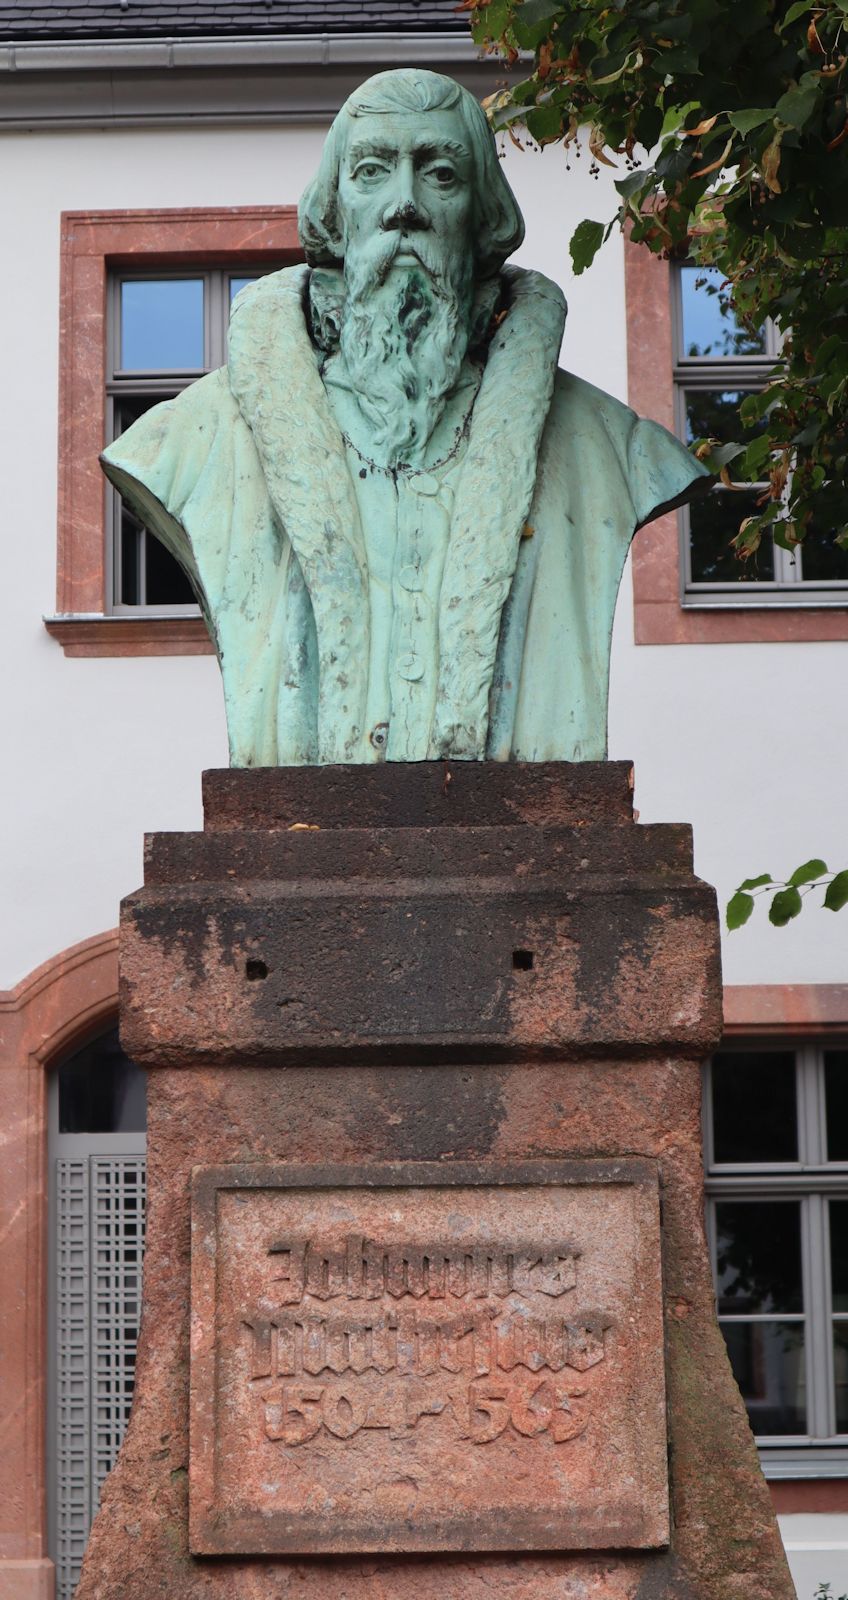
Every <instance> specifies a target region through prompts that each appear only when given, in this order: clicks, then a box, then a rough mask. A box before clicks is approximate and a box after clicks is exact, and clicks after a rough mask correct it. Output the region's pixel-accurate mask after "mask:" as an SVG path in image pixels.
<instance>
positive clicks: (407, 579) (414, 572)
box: [398, 563, 421, 591]
mask: <svg viewBox="0 0 848 1600" xmlns="http://www.w3.org/2000/svg"><path fill="white" fill-rule="evenodd" d="M398 583H399V584H400V586H401V588H402V589H410V590H412V591H415V590H417V589H420V588H421V569H420V568H419V567H414V566H413V565H412V564H411V563H410V564H409V566H406V567H401V569H400V572H399V573H398Z"/></svg>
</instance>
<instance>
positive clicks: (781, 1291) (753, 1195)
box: [704, 1046, 848, 1478]
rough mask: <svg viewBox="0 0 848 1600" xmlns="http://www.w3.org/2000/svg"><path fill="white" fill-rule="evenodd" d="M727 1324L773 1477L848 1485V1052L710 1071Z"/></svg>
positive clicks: (713, 1179)
mask: <svg viewBox="0 0 848 1600" xmlns="http://www.w3.org/2000/svg"><path fill="white" fill-rule="evenodd" d="M704 1133H705V1158H706V1168H707V1181H706V1188H707V1234H708V1239H709V1245H710V1252H711V1257H712V1265H713V1273H714V1276H715V1283H716V1299H717V1309H718V1316H719V1323H720V1326H721V1329H722V1332H723V1334H724V1337H725V1340H726V1342H727V1348H728V1353H729V1355H730V1360H731V1364H732V1367H733V1371H734V1375H735V1377H736V1381H737V1383H738V1384H739V1387H740V1390H741V1391H742V1396H743V1398H744V1400H745V1404H746V1406H747V1408H748V1415H749V1417H750V1420H751V1426H752V1428H753V1431H754V1434H755V1436H756V1438H757V1443H758V1445H759V1447H760V1451H761V1456H762V1460H763V1466H764V1470H765V1471H766V1474H767V1475H768V1476H769V1477H793V1478H797V1477H802V1476H803V1477H806V1476H845V1475H846V1474H848V1049H836V1048H833V1049H831V1048H826V1049H817V1048H814V1047H812V1046H804V1047H803V1048H799V1049H797V1050H792V1049H783V1048H774V1047H768V1048H762V1049H756V1048H754V1049H744V1050H743V1049H741V1048H740V1049H732V1050H723V1051H721V1052H720V1053H719V1054H718V1055H716V1056H714V1057H713V1060H712V1062H711V1063H710V1065H709V1067H708V1069H707V1073H706V1087H705V1119H704Z"/></svg>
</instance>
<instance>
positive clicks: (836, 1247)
mask: <svg viewBox="0 0 848 1600" xmlns="http://www.w3.org/2000/svg"><path fill="white" fill-rule="evenodd" d="M829 1211H830V1275H831V1287H832V1289H833V1309H834V1311H848V1200H831V1202H830V1207H829Z"/></svg>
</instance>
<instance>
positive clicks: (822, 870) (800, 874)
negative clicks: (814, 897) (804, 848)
mask: <svg viewBox="0 0 848 1600" xmlns="http://www.w3.org/2000/svg"><path fill="white" fill-rule="evenodd" d="M827 871H828V867H827V862H826V861H819V859H818V857H817V856H814V857H813V859H812V861H805V862H804V865H803V866H802V867H796V868H795V871H794V872H793V874H792V876H791V878H789V879H788V883H789V886H790V888H795V889H797V888H798V886H799V884H802V883H812V882H813V881H814V879H816V878H824V877H825V876H826V874H827Z"/></svg>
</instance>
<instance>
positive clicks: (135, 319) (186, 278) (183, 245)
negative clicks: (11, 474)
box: [45, 206, 303, 656]
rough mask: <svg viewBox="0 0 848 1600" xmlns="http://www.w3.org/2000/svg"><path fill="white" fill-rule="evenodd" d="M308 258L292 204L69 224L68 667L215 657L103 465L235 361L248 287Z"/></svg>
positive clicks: (183, 593)
mask: <svg viewBox="0 0 848 1600" xmlns="http://www.w3.org/2000/svg"><path fill="white" fill-rule="evenodd" d="M302 259H303V256H302V252H301V249H300V246H299V243H298V238H297V213H296V210H295V208H294V207H293V206H234V207H221V208H217V209H207V208H204V207H197V208H189V209H186V210H168V211H91V212H85V211H72V212H65V213H64V214H63V216H62V237H61V279H62V281H61V312H60V333H59V506H58V541H57V563H56V565H57V583H56V614H55V615H54V616H52V617H46V618H45V626H46V628H47V630H48V632H49V633H50V634H51V635H52V637H53V638H55V639H56V640H57V641H58V642H59V643H60V644H61V646H62V648H63V650H64V651H65V652H66V654H68V655H74V656H114V655H184V654H191V655H197V654H207V653H210V652H211V650H212V645H211V641H210V639H209V636H208V634H207V632H206V628H205V625H204V623H203V621H202V619H201V617H200V616H199V615H198V613H197V607H196V606H195V604H194V600H193V597H192V595H191V593H190V591H189V590H188V587H187V585H186V583H185V580H184V579H183V577H182V574H181V572H180V570H179V568H178V567H177V566H176V564H175V563H174V562H173V561H171V560H170V559H169V558H168V557H167V555H166V553H165V552H164V551H163V550H161V549H160V547H159V545H158V543H157V542H156V541H155V540H153V539H152V538H151V539H148V538H147V536H146V535H145V534H144V533H143V532H142V530H141V529H140V528H139V526H138V524H137V523H136V524H133V522H132V519H131V518H129V517H128V516H127V515H126V513H124V512H123V509H122V507H121V506H120V502H119V500H118V497H117V496H116V495H115V494H114V492H113V491H112V490H111V489H110V488H108V486H107V485H106V482H105V479H104V477H103V474H102V472H101V470H100V466H99V463H98V456H99V454H100V452H101V450H102V449H103V446H104V443H105V442H106V440H107V439H109V438H113V437H115V435H116V434H117V433H119V432H120V431H121V430H122V429H123V428H125V427H127V426H128V424H129V422H130V421H131V420H132V418H133V416H136V415H140V414H141V412H142V411H143V410H145V409H146V408H147V407H148V406H150V405H153V404H155V403H156V402H157V401H158V400H161V399H164V398H165V397H167V396H168V395H173V394H177V393H178V392H179V390H180V389H181V388H184V387H185V385H186V384H187V383H190V382H192V381H193V380H194V379H195V378H197V377H199V376H200V375H201V373H203V372H204V371H207V370H209V369H210V368H211V367H214V366H216V365H219V364H220V363H221V362H222V361H223V360H224V339H225V334H226V313H227V308H228V297H229V296H230V295H231V294H232V293H233V285H234V284H235V285H236V286H237V285H238V284H239V283H240V281H241V280H242V279H246V278H248V277H253V276H256V275H258V274H260V273H265V272H273V271H276V270H277V269H278V268H279V267H282V266H286V265H288V264H291V263H293V262H296V261H300V260H302Z"/></svg>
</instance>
